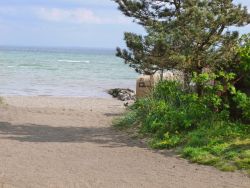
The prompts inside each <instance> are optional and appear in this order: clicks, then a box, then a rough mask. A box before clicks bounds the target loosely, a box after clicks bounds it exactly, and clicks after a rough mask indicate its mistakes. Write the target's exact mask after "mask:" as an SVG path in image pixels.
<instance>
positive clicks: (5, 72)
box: [0, 47, 138, 97]
mask: <svg viewBox="0 0 250 188" xmlns="http://www.w3.org/2000/svg"><path fill="white" fill-rule="evenodd" d="M114 53H115V52H114V51H111V50H93V49H80V48H73V49H66V48H61V49H60V48H20V47H18V48H17V47H16V48H15V47H0V67H1V69H0V95H22V96H23V95H24V96H26V95H28V96H34V95H35V96H37V95H48V96H83V97H108V95H107V94H106V92H105V91H106V90H107V89H110V88H115V87H121V88H131V89H134V88H135V80H136V77H137V76H138V75H137V74H136V73H135V72H134V71H133V70H132V69H131V68H129V67H128V66H126V65H124V64H123V63H122V60H121V59H119V58H117V57H115V55H114Z"/></svg>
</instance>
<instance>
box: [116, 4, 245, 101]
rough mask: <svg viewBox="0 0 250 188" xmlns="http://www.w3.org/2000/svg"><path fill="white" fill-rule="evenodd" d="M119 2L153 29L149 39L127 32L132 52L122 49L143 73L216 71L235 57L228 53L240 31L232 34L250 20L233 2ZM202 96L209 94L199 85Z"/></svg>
mask: <svg viewBox="0 0 250 188" xmlns="http://www.w3.org/2000/svg"><path fill="white" fill-rule="evenodd" d="M115 2H116V3H117V4H118V5H119V9H120V10H121V11H122V12H123V13H124V14H125V15H126V16H129V17H132V18H134V20H135V22H137V23H139V24H140V25H142V26H144V28H145V29H146V31H147V35H146V36H145V37H143V36H141V35H136V34H133V33H125V41H126V43H127V46H128V50H126V49H125V50H121V49H119V48H118V50H117V52H118V53H117V55H118V56H119V57H121V58H123V59H124V60H125V62H126V63H128V64H129V65H130V66H131V67H133V68H135V69H136V71H138V72H141V73H149V74H151V73H153V72H155V69H156V70H157V69H175V68H178V69H179V70H181V71H183V72H184V73H185V74H186V75H187V76H186V77H187V78H190V77H191V75H192V73H193V72H196V73H197V74H202V72H203V70H204V68H208V69H211V70H213V69H215V68H216V67H218V66H220V65H221V64H222V65H223V64H225V62H226V59H227V58H228V57H230V56H231V54H230V53H228V51H232V50H234V47H235V46H236V44H237V43H236V41H237V39H238V36H239V35H238V33H237V32H226V31H227V30H228V29H229V28H231V27H232V26H237V27H239V26H244V25H247V24H248V23H249V22H250V15H249V14H248V12H247V9H246V7H242V6H241V5H235V4H234V3H233V2H232V0H157V1H153V0H136V1H135V0H115ZM152 36H154V37H153V40H151V39H152ZM229 39H230V40H231V41H234V43H233V44H232V42H228V41H229ZM159 54H160V55H159ZM158 55H159V56H158ZM227 55H228V57H227ZM197 93H198V94H199V96H201V95H202V93H203V87H202V85H199V83H198V84H197Z"/></svg>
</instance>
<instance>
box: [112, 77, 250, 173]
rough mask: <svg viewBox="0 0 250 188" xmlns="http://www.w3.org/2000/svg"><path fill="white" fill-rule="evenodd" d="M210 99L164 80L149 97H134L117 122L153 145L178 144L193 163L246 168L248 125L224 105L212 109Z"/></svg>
mask: <svg viewBox="0 0 250 188" xmlns="http://www.w3.org/2000/svg"><path fill="white" fill-rule="evenodd" d="M212 98H213V97H212ZM209 99H210V96H209V95H205V96H204V97H198V96H197V94H195V93H186V92H185V91H183V90H182V86H181V85H180V84H179V83H177V82H169V81H164V82H161V83H159V84H158V85H157V86H156V88H155V89H154V91H153V93H152V94H151V95H150V96H149V97H147V98H143V99H139V100H137V101H136V102H135V103H134V104H133V105H132V106H131V107H130V109H129V110H128V112H127V114H126V115H125V116H124V117H122V118H121V119H120V120H119V121H117V122H116V125H118V126H119V127H137V128H138V129H139V133H140V134H142V135H144V136H145V137H147V138H149V145H150V146H151V147H153V148H158V149H164V148H174V147H177V146H178V148H181V155H182V156H183V157H185V158H188V159H190V160H191V161H192V162H197V163H200V164H206V165H214V166H216V167H218V168H220V169H221V170H228V171H233V170H235V169H245V170H249V169H250V168H249V159H250V156H249V153H250V148H249V147H250V139H249V138H250V125H247V124H243V123H241V122H240V121H239V122H233V121H232V120H231V119H230V116H229V111H228V110H227V108H225V109H222V110H219V111H215V108H214V105H211V101H210V100H209Z"/></svg>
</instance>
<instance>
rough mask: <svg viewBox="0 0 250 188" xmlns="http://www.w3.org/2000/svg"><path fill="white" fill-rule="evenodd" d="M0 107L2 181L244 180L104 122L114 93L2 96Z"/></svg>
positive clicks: (169, 187) (168, 183)
mask: <svg viewBox="0 0 250 188" xmlns="http://www.w3.org/2000/svg"><path fill="white" fill-rule="evenodd" d="M5 103H6V104H8V105H4V106H2V107H0V188H12V187H13V188H14V187H15V188H16V187H18V188H40V187H41V188H44V187H51V188H71V187H72V188H85V187H86V188H88V187H91V188H92V187H94V188H95V187H96V188H97V187H98V188H105V187H107V188H111V187H115V188H118V187H128V188H133V187H135V188H138V187H149V188H158V187H162V188H175V187H176V188H189V187H190V188H212V187H214V188H220V187H232V188H236V187H237V188H238V187H239V188H240V187H246V188H249V187H250V178H248V177H247V176H245V175H243V174H240V173H225V172H220V171H218V170H216V169H214V168H212V167H206V166H199V165H196V164H190V163H188V162H187V161H186V160H184V159H180V158H178V157H177V156H176V155H174V154H173V153H171V152H170V151H164V152H157V151H152V150H150V149H147V148H146V147H145V146H144V145H143V144H142V143H140V142H139V141H136V140H132V139H130V138H129V137H128V136H126V135H124V134H122V133H118V132H117V131H115V130H114V129H112V128H111V127H110V125H111V120H112V118H113V117H115V116H118V115H119V114H120V113H121V112H122V111H123V110H124V108H123V105H122V103H121V102H119V101H116V100H112V99H81V98H53V97H6V98H5Z"/></svg>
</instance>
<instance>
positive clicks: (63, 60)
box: [57, 59, 90, 63]
mask: <svg viewBox="0 0 250 188" xmlns="http://www.w3.org/2000/svg"><path fill="white" fill-rule="evenodd" d="M57 61H58V62H66V63H90V61H89V60H86V61H78V60H70V59H59V60H57Z"/></svg>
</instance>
